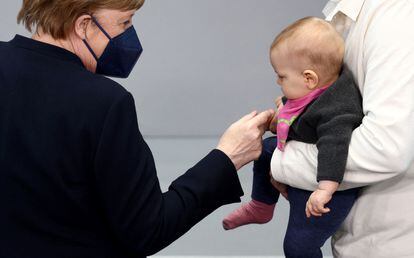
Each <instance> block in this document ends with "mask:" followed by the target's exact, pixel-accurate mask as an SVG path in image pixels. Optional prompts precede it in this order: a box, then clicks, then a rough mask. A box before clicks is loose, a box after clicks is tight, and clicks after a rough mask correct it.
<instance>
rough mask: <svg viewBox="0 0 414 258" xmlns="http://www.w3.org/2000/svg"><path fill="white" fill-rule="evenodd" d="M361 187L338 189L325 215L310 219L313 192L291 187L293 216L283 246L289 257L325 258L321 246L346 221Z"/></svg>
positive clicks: (291, 212)
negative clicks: (309, 201)
mask: <svg viewBox="0 0 414 258" xmlns="http://www.w3.org/2000/svg"><path fill="white" fill-rule="evenodd" d="M358 193H359V189H351V190H347V191H338V192H336V193H335V194H334V195H333V197H332V200H331V201H330V202H329V203H328V204H327V207H329V208H330V209H331V211H330V212H329V213H326V214H324V215H322V217H311V218H309V219H308V218H306V214H305V205H306V202H307V201H308V199H309V196H310V195H311V194H312V192H309V191H305V190H301V189H297V188H293V187H289V189H288V194H289V203H290V215H289V224H288V228H287V231H286V236H285V241H284V245H283V249H284V251H285V255H286V257H287V258H322V252H321V249H320V248H321V247H322V246H323V245H324V243H325V242H326V240H328V238H329V237H330V236H332V235H333V234H334V233H335V232H336V230H337V229H338V228H339V226H340V225H341V224H342V222H343V221H344V220H345V218H346V216H347V215H348V213H349V211H350V210H351V208H352V205H353V204H354V202H355V200H356V198H357V196H358Z"/></svg>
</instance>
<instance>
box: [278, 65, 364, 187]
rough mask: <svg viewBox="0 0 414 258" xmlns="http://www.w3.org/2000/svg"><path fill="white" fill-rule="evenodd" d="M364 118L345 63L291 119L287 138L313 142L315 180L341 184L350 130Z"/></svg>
mask: <svg viewBox="0 0 414 258" xmlns="http://www.w3.org/2000/svg"><path fill="white" fill-rule="evenodd" d="M284 101H286V99H284ZM363 117H364V114H363V112H362V97H361V93H360V92H359V89H358V87H357V86H356V84H355V82H354V80H353V77H352V73H351V72H350V71H349V69H348V68H347V67H346V66H344V68H343V69H342V72H341V74H340V76H339V78H338V80H337V81H336V82H334V84H332V85H331V86H330V87H329V88H328V89H326V91H325V92H324V93H322V95H320V96H319V97H318V98H317V99H315V100H314V101H312V102H311V103H310V104H309V105H308V106H307V108H306V109H305V110H304V111H303V113H302V114H301V115H300V116H299V117H298V118H297V119H296V120H295V121H294V122H293V124H292V125H291V127H290V130H289V135H288V140H296V141H301V142H306V143H313V144H315V143H316V146H317V148H318V173H317V180H318V181H321V180H330V181H336V182H339V183H340V182H342V179H343V177H344V173H345V166H346V161H347V158H348V149H349V142H350V141H351V136H352V132H353V130H354V129H355V128H357V127H358V126H359V125H360V124H361V122H362V118H363Z"/></svg>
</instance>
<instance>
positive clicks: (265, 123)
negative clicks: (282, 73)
mask: <svg viewBox="0 0 414 258" xmlns="http://www.w3.org/2000/svg"><path fill="white" fill-rule="evenodd" d="M274 113H275V111H274V110H271V109H269V110H267V111H264V112H262V113H260V114H258V113H257V112H256V111H254V112H252V113H250V114H248V115H246V116H244V117H242V118H241V119H240V120H239V121H237V122H235V123H234V124H232V125H231V126H230V127H229V128H228V129H227V130H226V132H225V133H224V134H223V136H222V137H221V139H220V142H219V144H218V146H217V149H219V150H221V151H222V152H224V153H225V154H226V155H227V156H228V157H229V158H230V159H231V161H232V162H233V164H234V166H235V167H236V169H237V170H239V169H240V168H241V167H243V166H244V165H246V164H247V163H249V162H251V161H253V160H256V159H258V158H259V156H260V154H261V152H262V136H263V134H264V132H265V131H266V130H267V129H268V128H269V123H270V120H271V119H272V117H273V115H274Z"/></svg>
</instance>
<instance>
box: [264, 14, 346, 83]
mask: <svg viewBox="0 0 414 258" xmlns="http://www.w3.org/2000/svg"><path fill="white" fill-rule="evenodd" d="M281 45H284V46H286V47H287V48H286V49H287V51H288V53H289V54H290V55H291V56H292V57H294V58H295V57H298V58H307V60H306V59H305V60H306V61H307V63H308V65H309V66H310V67H309V69H312V70H315V72H316V73H318V74H320V75H322V76H325V78H333V77H335V76H337V75H338V74H339V73H340V71H341V67H342V62H343V56H344V48H345V47H344V41H343V39H342V37H341V35H339V33H338V32H337V31H336V30H335V28H334V27H333V26H332V25H331V24H330V23H328V22H326V21H325V20H322V19H320V18H316V17H305V18H302V19H300V20H298V21H296V22H294V23H293V24H291V25H289V26H288V27H286V28H285V29H284V30H283V31H282V32H281V33H280V34H279V35H277V36H276V38H275V40H274V41H273V43H272V46H271V48H270V51H273V50H275V49H277V48H278V47H279V46H281Z"/></svg>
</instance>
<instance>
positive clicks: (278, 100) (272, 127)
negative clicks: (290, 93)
mask: <svg viewBox="0 0 414 258" xmlns="http://www.w3.org/2000/svg"><path fill="white" fill-rule="evenodd" d="M282 97H283V96H279V97H277V98H276V99H275V104H276V110H275V111H276V112H275V115H274V116H273V118H272V121H271V122H270V124H269V131H271V132H272V133H274V134H276V128H277V116H278V115H279V112H280V110H281V109H282V107H283V101H282Z"/></svg>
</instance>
